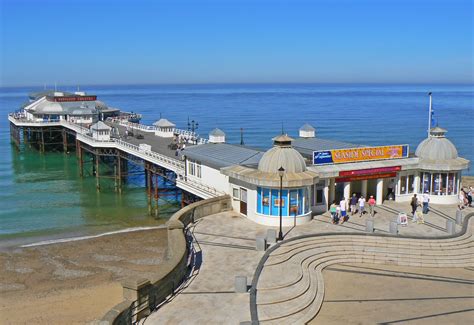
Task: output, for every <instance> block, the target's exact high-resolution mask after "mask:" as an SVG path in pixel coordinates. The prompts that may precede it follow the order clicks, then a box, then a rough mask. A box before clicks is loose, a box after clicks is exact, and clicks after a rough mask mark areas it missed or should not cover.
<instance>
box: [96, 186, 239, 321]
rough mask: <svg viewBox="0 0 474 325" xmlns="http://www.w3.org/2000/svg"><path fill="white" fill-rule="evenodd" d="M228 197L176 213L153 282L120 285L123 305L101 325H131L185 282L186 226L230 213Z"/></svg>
mask: <svg viewBox="0 0 474 325" xmlns="http://www.w3.org/2000/svg"><path fill="white" fill-rule="evenodd" d="M231 208H232V205H231V198H230V196H229V195H224V196H220V197H217V198H212V199H207V200H203V201H199V202H195V203H193V204H190V205H188V206H186V207H184V208H182V209H181V210H179V211H178V212H176V213H175V214H174V215H173V216H172V217H171V218H170V220H169V221H168V224H167V225H168V229H167V232H168V248H167V253H166V260H165V261H164V262H163V263H162V264H160V265H159V267H158V268H157V270H156V274H155V276H154V277H153V278H151V279H147V278H140V277H136V278H128V279H125V280H124V281H122V287H123V301H122V302H121V303H119V304H117V305H116V306H114V307H113V308H112V309H111V310H110V311H109V312H108V313H107V314H105V316H104V317H103V318H102V319H101V320H100V324H104V325H105V324H131V323H133V322H136V321H138V320H140V319H142V318H143V317H146V316H147V315H149V314H150V313H151V311H153V310H154V309H155V308H156V307H157V306H159V305H161V304H162V303H163V302H165V301H166V299H167V297H169V296H170V295H171V294H173V293H174V292H175V290H176V288H178V287H179V285H180V284H181V283H182V282H183V281H184V280H185V277H186V274H187V273H188V271H189V268H190V266H189V265H188V257H189V253H190V251H189V246H188V243H187V238H186V228H187V226H188V225H189V224H190V223H192V222H195V221H197V220H198V219H200V218H203V217H205V216H208V215H211V214H215V213H219V212H223V211H227V210H230V209H231Z"/></svg>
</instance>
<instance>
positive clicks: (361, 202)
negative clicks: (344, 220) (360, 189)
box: [359, 195, 365, 217]
mask: <svg viewBox="0 0 474 325" xmlns="http://www.w3.org/2000/svg"><path fill="white" fill-rule="evenodd" d="M364 213H365V198H364V197H363V196H362V195H361V197H360V198H359V217H362V215H363V214H364Z"/></svg>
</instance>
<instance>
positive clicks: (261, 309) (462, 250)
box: [251, 217, 474, 324]
mask: <svg viewBox="0 0 474 325" xmlns="http://www.w3.org/2000/svg"><path fill="white" fill-rule="evenodd" d="M467 219H468V220H466V222H467V224H466V225H465V227H464V230H465V231H464V233H463V234H462V235H460V236H458V237H452V238H444V239H421V238H420V239H417V238H403V237H392V236H376V235H356V234H335V233H333V234H325V235H309V236H302V237H299V238H294V239H291V240H288V241H285V242H282V243H281V245H279V246H278V247H277V248H276V249H274V250H272V251H271V252H270V253H269V254H268V255H267V258H266V260H262V262H263V261H264V264H263V267H262V268H261V273H260V275H258V273H257V274H256V278H254V288H256V290H254V294H255V295H254V297H255V299H254V300H253V302H252V299H251V309H252V308H253V316H254V317H253V319H252V320H257V319H258V321H259V322H261V323H265V324H305V323H307V322H309V321H310V320H311V319H313V318H314V317H315V316H316V315H317V313H318V312H319V310H320V308H321V305H322V303H323V299H324V280H323V276H322V270H323V269H324V268H325V267H327V266H329V265H332V264H338V263H370V264H392V265H401V266H411V267H450V268H451V267H474V250H473V249H474V242H473V234H472V233H473V228H474V220H473V219H474V218H471V217H469V218H467ZM254 318H257V319H254Z"/></svg>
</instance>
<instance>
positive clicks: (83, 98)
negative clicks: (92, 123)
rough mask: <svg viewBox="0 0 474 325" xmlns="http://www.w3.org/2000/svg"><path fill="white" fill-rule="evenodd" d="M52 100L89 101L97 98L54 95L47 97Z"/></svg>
mask: <svg viewBox="0 0 474 325" xmlns="http://www.w3.org/2000/svg"><path fill="white" fill-rule="evenodd" d="M48 100H49V101H53V102H59V103H61V102H90V101H94V100H97V96H54V97H48Z"/></svg>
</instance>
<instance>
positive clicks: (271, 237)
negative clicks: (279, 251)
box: [267, 229, 277, 245]
mask: <svg viewBox="0 0 474 325" xmlns="http://www.w3.org/2000/svg"><path fill="white" fill-rule="evenodd" d="M276 242H277V232H276V230H275V229H268V230H267V244H268V245H271V244H276Z"/></svg>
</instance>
